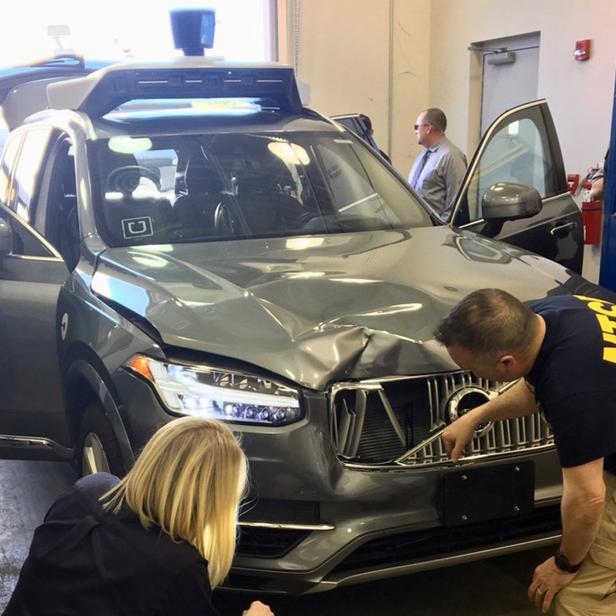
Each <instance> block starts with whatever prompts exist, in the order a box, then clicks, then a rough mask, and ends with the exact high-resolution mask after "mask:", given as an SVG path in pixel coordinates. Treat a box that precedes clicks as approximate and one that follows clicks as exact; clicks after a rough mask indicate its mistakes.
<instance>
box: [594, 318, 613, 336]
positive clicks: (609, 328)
mask: <svg viewBox="0 0 616 616" xmlns="http://www.w3.org/2000/svg"><path fill="white" fill-rule="evenodd" d="M597 321H599V325H600V327H601V330H602V331H603V332H604V333H606V334H613V333H614V331H616V321H611V320H610V318H609V317H606V316H605V315H604V314H598V315H597Z"/></svg>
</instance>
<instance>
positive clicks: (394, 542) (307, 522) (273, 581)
mask: <svg viewBox="0 0 616 616" xmlns="http://www.w3.org/2000/svg"><path fill="white" fill-rule="evenodd" d="M114 382H115V385H116V388H117V391H118V393H119V395H120V398H121V402H122V404H121V413H122V417H123V420H124V423H125V425H126V428H127V433H128V435H129V439H130V440H131V444H132V446H133V449H134V450H136V451H138V450H139V449H140V448H141V447H142V446H143V444H144V443H145V442H146V441H147V439H148V438H149V436H150V435H151V434H152V433H153V432H154V431H155V430H156V429H157V428H158V426H160V425H161V424H163V423H165V422H166V421H169V420H170V419H171V416H170V415H169V414H168V413H166V412H165V411H164V410H163V408H162V407H161V405H160V403H159V401H158V399H157V398H156V396H155V394H154V393H153V391H152V390H151V389H150V387H149V386H148V385H147V384H146V383H145V382H143V381H142V380H141V379H139V378H138V377H135V376H134V375H132V374H130V373H128V372H126V371H124V370H119V371H118V372H116V374H115V375H114ZM304 404H305V408H306V416H305V418H304V419H303V420H302V421H300V422H298V423H296V424H293V425H291V426H286V427H279V428H265V427H254V426H237V430H236V431H237V432H238V433H239V434H240V435H241V440H242V446H243V448H244V450H245V451H246V453H247V455H248V457H249V459H250V485H251V492H250V498H249V500H248V502H247V503H245V504H244V506H243V511H242V515H241V517H240V522H241V529H242V534H241V537H240V542H239V545H238V550H237V554H236V559H235V563H234V567H233V570H232V573H231V575H230V577H229V580H228V583H227V587H231V588H234V589H236V590H237V589H251V590H252V589H258V590H260V591H262V592H272V593H307V592H316V591H320V590H327V589H330V588H334V587H336V586H339V585H344V584H350V583H356V582H364V581H370V580H375V579H379V578H383V577H390V576H394V575H401V574H405V573H409V572H411V571H419V570H425V569H432V568H436V567H442V566H449V565H452V564H456V563H460V562H464V561H471V560H477V559H479V558H484V557H487V556H492V555H497V554H502V553H507V552H514V551H518V550H523V549H529V548H532V547H538V546H541V545H546V544H548V543H555V542H556V541H558V537H559V533H560V526H559V524H560V513H559V507H558V503H559V500H560V495H561V472H560V466H559V463H558V459H557V456H556V454H555V451H554V450H551V449H550V450H545V449H543V450H541V451H539V452H538V453H534V454H530V453H524V454H515V455H509V456H507V457H500V458H499V460H502V461H505V460H523V459H530V460H533V462H534V467H535V510H534V511H533V512H531V513H529V514H524V515H522V514H520V515H518V516H512V517H511V518H504V519H501V520H493V521H488V522H482V523H480V524H473V523H472V521H471V522H470V523H468V524H465V525H464V526H459V527H453V528H452V527H449V528H445V527H444V526H443V525H442V523H441V521H440V518H439V512H438V507H437V495H438V486H439V482H440V477H441V475H442V474H443V473H444V472H445V470H446V467H443V466H436V467H429V468H412V467H409V468H400V469H385V470H375V469H373V470H365V469H358V468H353V467H352V466H350V465H345V464H344V463H342V462H341V461H340V460H339V459H338V457H337V455H336V452H335V451H334V447H333V445H332V441H331V437H330V424H329V421H328V416H329V412H328V408H327V401H326V398H325V396H323V395H321V394H317V393H305V394H304ZM234 429H236V428H235V427H234ZM485 463H486V462H483V461H477V460H475V461H473V462H472V463H469V465H472V466H473V467H477V466H478V465H482V464H485ZM490 463H494V460H493V459H492V460H490Z"/></svg>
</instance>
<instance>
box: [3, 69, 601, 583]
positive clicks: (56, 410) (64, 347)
mask: <svg viewBox="0 0 616 616" xmlns="http://www.w3.org/2000/svg"><path fill="white" fill-rule="evenodd" d="M30 68H32V71H30V72H28V71H21V72H20V71H12V72H11V71H5V72H4V73H0V99H1V101H2V102H3V105H4V106H5V109H6V110H9V111H10V110H12V111H13V114H12V115H11V113H7V117H13V118H15V117H18V116H19V115H20V114H21V115H23V114H24V109H26V107H25V106H24V105H20V104H19V100H20V97H22V98H23V94H24V92H27V93H28V95H29V97H30V99H31V97H32V95H33V92H39V93H40V94H41V97H42V95H43V94H46V95H47V96H48V101H47V99H44V98H39V102H40V107H41V108H42V109H43V110H41V111H39V112H36V113H34V114H32V115H29V116H28V117H27V118H26V119H23V118H19V120H17V121H16V120H14V121H13V130H12V131H11V132H10V134H9V137H8V140H7V142H6V145H5V149H4V153H3V157H2V159H1V162H0V311H1V312H2V315H1V318H0V339H1V340H2V345H1V347H0V349H1V350H0V357H1V359H2V361H1V362H0V446H1V451H2V454H3V455H5V456H7V457H31V458H39V459H67V460H70V459H75V460H76V461H77V464H78V465H79V467H80V468H81V470H82V471H83V472H92V471H96V470H107V469H109V470H111V471H112V472H114V473H116V474H122V473H124V472H125V471H126V470H127V469H128V468H129V467H130V466H131V464H132V463H133V461H134V458H135V456H136V455H137V453H138V452H139V449H140V448H141V447H142V446H143V444H144V443H145V442H146V440H147V439H148V437H149V436H150V435H151V434H152V433H153V431H154V430H155V429H156V428H157V427H158V426H160V425H161V424H162V423H164V422H166V421H169V420H170V419H171V418H172V417H175V416H178V415H185V414H196V415H207V416H210V417H215V418H217V419H220V420H221V421H226V422H230V423H232V424H233V427H234V430H236V431H237V432H238V433H239V434H241V437H242V443H243V446H244V448H245V450H246V451H247V453H248V455H249V457H250V460H251V485H252V492H251V498H250V506H249V507H247V508H246V511H245V513H244V514H243V515H242V518H241V527H242V535H241V538H240V545H239V550H238V554H237V558H236V561H235V566H234V569H233V573H232V575H231V577H230V578H229V582H228V583H229V585H230V586H233V587H236V588H259V589H261V590H271V591H284V592H295V593H301V592H308V591H315V590H323V589H328V588H334V587H335V586H337V585H340V584H347V583H351V582H359V581H364V580H370V579H375V578H380V577H384V576H389V575H398V574H401V573H405V572H409V571H413V570H417V569H423V568H433V567H437V566H443V565H446V564H450V563H457V562H460V561H463V560H465V559H466V560H468V559H475V558H479V557H481V556H485V555H491V554H498V553H502V552H506V551H513V550H518V549H523V548H528V547H531V546H537V545H541V544H545V543H548V542H553V541H556V540H557V537H558V534H559V527H558V524H559V511H558V503H559V498H560V494H561V486H560V469H559V465H558V461H557V458H556V455H555V453H554V450H553V445H552V437H551V434H550V432H549V429H548V428H547V427H546V426H544V425H543V424H542V423H541V421H540V420H539V418H538V417H536V416H533V417H528V418H521V419H518V420H510V421H508V422H504V423H501V424H498V425H495V426H489V427H487V429H485V430H483V431H482V432H481V433H480V434H477V436H476V438H475V440H474V442H473V446H472V449H471V450H470V451H469V452H468V453H467V455H466V457H465V458H463V459H462V461H461V464H460V465H459V466H455V467H454V466H452V465H451V464H450V463H449V462H448V460H447V458H446V456H445V454H444V452H443V449H442V447H441V444H440V441H439V439H438V438H435V435H437V434H438V431H439V430H440V429H441V428H442V427H443V426H444V425H446V424H447V423H448V422H451V421H453V420H454V419H455V417H457V416H458V415H460V414H461V413H464V412H465V411H466V410H468V409H469V408H472V407H474V406H476V405H477V404H480V403H481V402H483V401H484V400H486V399H487V398H490V397H492V396H494V395H497V394H498V391H499V387H500V386H501V384H499V383H494V382H488V381H484V380H481V379H477V378H475V377H474V376H473V375H472V374H468V373H464V372H460V371H459V370H458V369H457V367H456V366H455V365H453V364H452V362H451V361H450V359H449V357H448V356H447V354H446V353H445V352H444V351H443V349H442V348H440V347H439V345H438V344H436V343H435V341H434V340H433V336H432V332H433V328H434V326H435V325H436V323H437V322H438V320H439V319H440V318H441V317H442V316H443V315H445V314H446V313H447V312H448V311H449V310H450V308H451V307H452V306H453V305H454V304H455V303H456V302H458V301H459V300H460V298H462V297H463V296H464V295H465V294H466V293H468V292H469V291H471V290H473V289H476V288H479V287H486V286H499V287H504V288H506V289H508V290H509V291H511V292H512V293H514V294H515V295H516V296H518V297H520V298H522V299H524V300H530V299H534V298H539V297H543V296H546V295H549V294H557V293H573V292H576V293H582V294H585V295H589V294H592V293H597V292H598V290H597V289H596V288H595V287H594V286H593V285H591V284H590V283H588V282H586V281H585V280H584V279H583V278H581V277H580V276H579V275H578V273H576V272H579V271H580V268H581V220H580V214H579V210H578V209H577V207H576V205H575V204H574V203H573V201H572V199H571V197H570V195H569V193H568V192H567V185H566V181H565V175H564V169H563V164H562V157H561V155H560V149H559V145H558V141H557V139H556V134H555V132H554V128H553V125H552V121H551V119H550V115H549V112H548V110H547V106H546V104H545V102H541V101H539V102H536V103H530V104H528V105H524V106H522V107H519V108H517V109H515V110H512V111H509V112H507V113H506V114H504V115H503V116H502V117H501V118H499V119H498V120H497V121H496V122H495V124H494V125H493V126H492V127H491V128H490V130H489V131H488V133H487V135H486V137H485V139H484V141H483V142H482V144H481V146H480V148H479V149H478V151H477V153H476V155H475V157H474V158H473V160H472V162H471V165H470V166H469V171H468V175H467V178H466V180H465V182H464V184H463V187H462V189H461V192H460V194H459V196H458V199H457V204H456V207H455V208H454V211H453V214H452V217H451V219H449V220H441V219H439V218H438V217H437V215H436V214H435V213H434V212H432V211H431V210H430V209H429V207H428V206H427V205H426V204H425V203H423V202H422V201H421V199H420V198H418V197H417V195H415V194H414V193H413V192H412V191H411V190H410V189H409V187H408V186H407V185H406V183H405V181H404V180H403V179H402V178H400V177H399V176H398V175H397V174H396V172H395V171H394V170H393V169H392V168H391V167H390V166H389V165H388V164H387V162H386V161H384V160H383V158H382V157H380V156H379V155H378V154H376V153H375V152H374V151H373V150H372V149H371V148H370V147H369V146H368V145H366V144H365V143H364V142H363V141H362V140H361V139H360V138H358V137H357V136H356V135H355V134H354V133H352V132H350V131H348V130H346V129H345V128H344V127H343V126H341V125H339V124H337V123H335V122H333V121H331V120H329V119H327V118H325V117H323V116H321V115H319V114H318V113H316V112H314V111H311V110H309V109H306V108H304V107H303V106H302V104H301V102H300V100H299V97H298V94H297V88H296V84H295V80H294V76H293V73H292V71H291V69H289V68H285V67H281V66H277V65H259V66H250V65H245V66H238V65H225V64H217V63H211V62H209V61H207V60H204V59H202V58H201V59H199V58H192V59H185V60H181V61H175V62H170V63H168V64H161V65H156V66H152V65H143V66H142V65H136V64H133V65H113V66H108V67H106V68H103V69H101V70H98V71H95V72H90V71H91V68H94V67H88V66H87V65H86V64H85V63H82V62H81V63H77V66H76V68H75V63H73V64H71V63H70V61H69V60H66V61H59V62H56V63H55V64H53V63H51V64H47V65H44V66H43V65H39V66H37V67H30ZM69 72H70V74H69ZM69 77H70V79H69ZM7 80H8V81H7ZM30 99H29V100H30ZM45 107H49V108H48V109H44V108H45ZM30 111H32V110H31V109H28V112H30ZM16 124H19V125H18V126H15V125H16ZM493 238H496V239H493ZM499 239H504V240H507V241H508V242H509V243H505V242H503V241H498V240H499ZM531 251H534V252H531ZM537 253H540V254H543V255H544V256H539V255H538V254H537ZM545 257H549V258H550V259H556V260H558V261H560V263H561V264H559V263H556V262H555V261H554V260H550V259H548V258H545ZM463 478H466V481H463Z"/></svg>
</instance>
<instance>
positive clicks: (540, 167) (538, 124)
mask: <svg viewBox="0 0 616 616" xmlns="http://www.w3.org/2000/svg"><path fill="white" fill-rule="evenodd" d="M555 178H556V173H555V170H554V161H553V159H552V154H551V151H550V148H549V144H548V142H547V137H546V130H545V128H544V123H543V119H542V117H541V113H540V111H539V110H538V109H530V110H525V111H522V112H520V113H516V114H514V115H513V116H511V117H510V118H509V119H508V120H507V121H506V122H505V123H504V124H502V125H501V126H499V127H497V130H496V131H495V132H494V133H493V134H492V135H491V136H490V137H489V139H488V141H487V143H486V145H485V148H484V149H483V152H482V153H481V155H480V158H479V160H478V164H477V166H476V167H475V169H474V171H473V172H472V175H471V178H470V182H469V185H468V189H467V193H466V195H465V199H464V201H463V203H462V206H461V210H462V211H461V212H458V215H457V216H456V224H464V223H465V222H472V221H474V220H478V219H481V218H482V217H483V212H482V199H483V196H484V195H485V193H486V191H487V190H488V189H489V188H490V187H491V186H493V185H494V184H496V183H497V182H513V183H517V184H525V185H527V186H532V187H533V188H535V189H536V190H537V192H538V193H539V194H540V195H541V197H542V198H546V197H550V196H553V195H555V194H557V192H558V191H557V186H556V179H555Z"/></svg>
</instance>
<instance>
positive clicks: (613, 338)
mask: <svg viewBox="0 0 616 616" xmlns="http://www.w3.org/2000/svg"><path fill="white" fill-rule="evenodd" d="M603 340H605V341H606V342H611V343H612V344H616V336H615V335H614V334H603Z"/></svg>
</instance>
